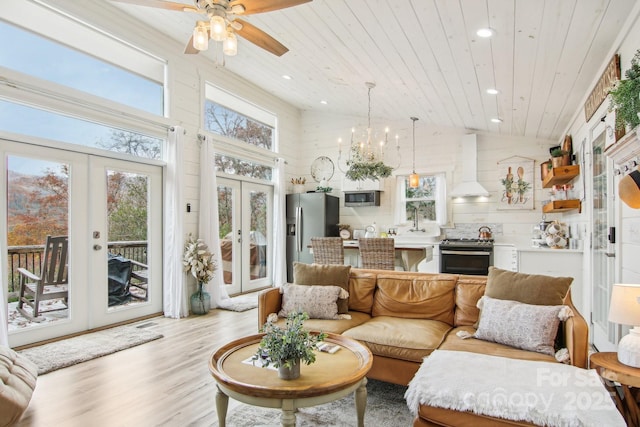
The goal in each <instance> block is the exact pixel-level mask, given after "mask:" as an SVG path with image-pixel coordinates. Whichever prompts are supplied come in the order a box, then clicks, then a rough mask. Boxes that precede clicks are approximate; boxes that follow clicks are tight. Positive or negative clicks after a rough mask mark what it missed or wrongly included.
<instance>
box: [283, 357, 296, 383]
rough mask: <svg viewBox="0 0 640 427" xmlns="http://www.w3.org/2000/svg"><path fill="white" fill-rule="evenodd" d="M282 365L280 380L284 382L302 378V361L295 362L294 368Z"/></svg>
mask: <svg viewBox="0 0 640 427" xmlns="http://www.w3.org/2000/svg"><path fill="white" fill-rule="evenodd" d="M283 364H284V363H281V364H280V366H279V367H278V378H280V379H283V380H295V379H296V378H299V377H300V360H295V361H294V363H293V366H291V367H287V366H283Z"/></svg>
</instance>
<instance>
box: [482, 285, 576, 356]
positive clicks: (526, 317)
mask: <svg viewBox="0 0 640 427" xmlns="http://www.w3.org/2000/svg"><path fill="white" fill-rule="evenodd" d="M481 302H482V316H481V317H480V322H479V323H480V325H479V326H478V330H477V331H476V333H475V335H474V336H475V337H476V338H478V339H481V340H485V341H493V342H497V343H500V344H506V345H510V346H512V347H516V348H521V349H523V350H530V351H536V352H538V353H544V354H549V355H554V354H555V350H554V348H553V344H554V341H555V337H556V334H557V332H558V325H559V324H560V319H559V317H558V316H559V314H560V312H561V310H563V309H564V308H565V306H563V305H532V304H523V303H521V302H517V301H508V300H500V299H494V298H491V297H488V296H486V295H485V296H484V297H483V298H482V300H481Z"/></svg>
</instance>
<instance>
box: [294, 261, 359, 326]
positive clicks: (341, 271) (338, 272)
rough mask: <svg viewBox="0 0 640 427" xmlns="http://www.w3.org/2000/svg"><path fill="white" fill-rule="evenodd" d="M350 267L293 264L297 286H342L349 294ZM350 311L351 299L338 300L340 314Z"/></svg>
mask: <svg viewBox="0 0 640 427" xmlns="http://www.w3.org/2000/svg"><path fill="white" fill-rule="evenodd" d="M350 271H351V266H350V265H324V264H305V263H302V262H294V263H293V282H294V283H295V284H296V285H305V286H306V285H316V286H340V287H341V288H342V289H344V290H345V291H347V292H349V272H350ZM348 311H349V298H348V297H347V298H340V299H338V313H339V314H345V313H347V312H348Z"/></svg>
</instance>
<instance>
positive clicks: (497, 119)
mask: <svg viewBox="0 0 640 427" xmlns="http://www.w3.org/2000/svg"><path fill="white" fill-rule="evenodd" d="M491 121H492V122H493V123H502V119H501V118H500V117H494V118H492V119H491Z"/></svg>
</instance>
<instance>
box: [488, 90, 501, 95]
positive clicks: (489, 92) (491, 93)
mask: <svg viewBox="0 0 640 427" xmlns="http://www.w3.org/2000/svg"><path fill="white" fill-rule="evenodd" d="M487 93H488V94H489V95H497V94H499V93H500V91H499V90H498V89H494V88H489V89H487Z"/></svg>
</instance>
